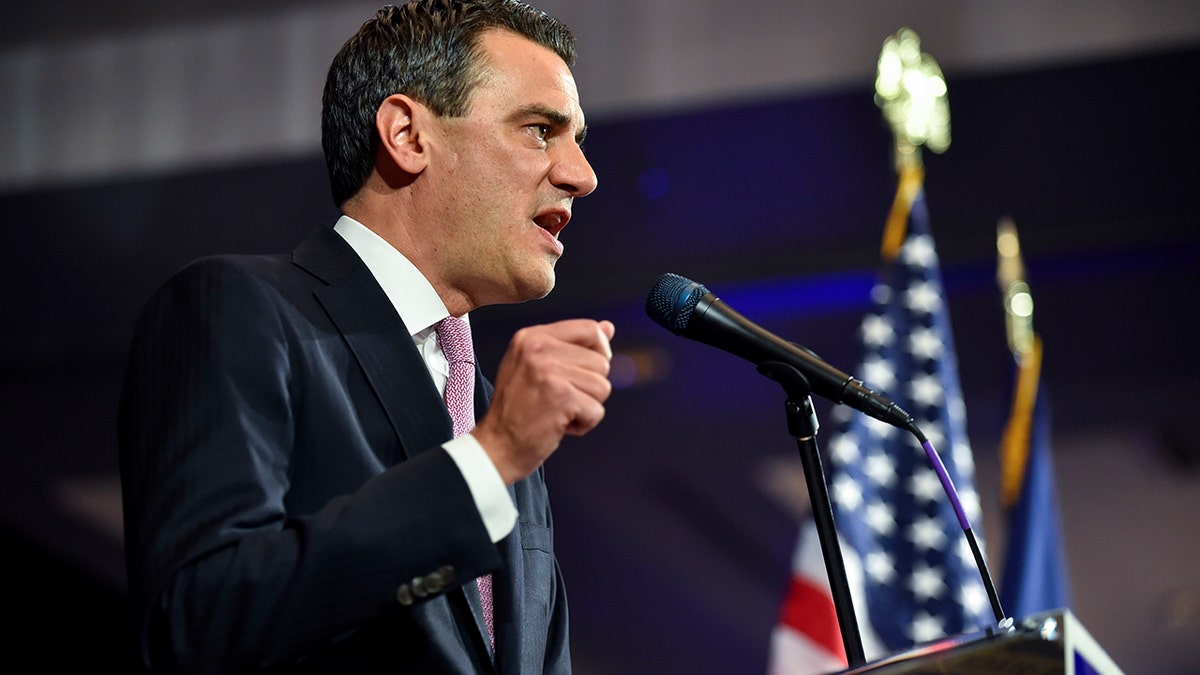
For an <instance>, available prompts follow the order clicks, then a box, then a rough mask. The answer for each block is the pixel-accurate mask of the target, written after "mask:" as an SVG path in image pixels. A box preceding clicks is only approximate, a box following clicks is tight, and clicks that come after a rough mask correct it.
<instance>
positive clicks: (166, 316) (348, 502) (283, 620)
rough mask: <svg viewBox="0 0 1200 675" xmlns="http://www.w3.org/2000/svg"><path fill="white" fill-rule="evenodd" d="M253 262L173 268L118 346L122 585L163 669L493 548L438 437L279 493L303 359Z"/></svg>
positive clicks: (358, 607) (471, 569)
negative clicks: (341, 476) (323, 496)
mask: <svg viewBox="0 0 1200 675" xmlns="http://www.w3.org/2000/svg"><path fill="white" fill-rule="evenodd" d="M261 277H262V275H261V274H252V273H250V272H248V271H247V270H246V269H245V268H244V266H242V265H239V264H235V263H233V262H230V261H228V260H218V259H212V260H209V261H207V262H203V263H200V264H197V265H195V266H193V267H191V268H189V269H188V270H185V271H184V272H183V273H181V274H180V275H178V276H177V277H176V278H175V279H173V280H172V281H171V282H168V284H167V285H166V286H165V287H164V288H163V289H162V290H160V292H159V293H158V294H156V296H155V297H154V298H153V299H152V300H151V302H150V303H149V304H148V306H147V309H146V310H145V312H144V313H143V315H142V317H141V318H140V319H139V324H138V327H137V330H136V337H135V339H134V343H133V346H132V348H131V352H130V357H129V362H128V366H127V370H126V379H125V383H124V387H123V391H122V401H121V411H120V415H119V440H120V449H121V470H122V483H123V489H124V491H125V509H126V540H127V552H128V564H129V572H130V591H131V597H132V598H133V601H134V605H135V612H136V614H137V617H136V619H137V622H138V625H139V632H140V644H141V650H142V654H143V658H144V659H146V660H147V661H148V662H149V663H151V664H153V665H155V666H165V667H166V669H168V670H171V671H181V672H236V671H241V670H246V669H251V668H259V667H266V666H271V665H275V664H279V663H286V662H288V661H289V660H292V659H294V658H296V657H297V656H299V655H301V654H303V653H304V652H305V651H306V650H308V649H310V648H312V646H313V645H314V644H322V643H328V642H331V641H335V640H337V639H338V638H339V636H343V635H346V634H347V633H351V632H353V631H354V630H355V629H356V628H358V627H360V626H362V625H363V624H365V623H367V622H370V621H372V620H375V619H379V618H382V617H387V616H388V615H389V614H392V613H396V612H401V611H404V610H403V608H401V607H400V603H399V602H398V601H397V589H398V588H399V587H400V586H401V585H403V584H408V583H410V582H412V581H413V580H416V579H421V580H423V581H424V582H428V583H423V584H422V585H423V588H422V589H420V592H419V593H418V596H421V595H426V594H427V595H428V596H429V597H435V596H437V595H438V594H440V593H444V592H445V591H446V590H449V589H450V588H453V587H455V586H457V585H461V584H462V583H464V582H466V581H468V580H470V579H473V578H474V577H476V576H478V575H480V574H482V573H485V572H488V571H491V570H492V569H494V568H496V567H497V566H498V565H499V564H500V559H499V557H498V554H497V552H496V549H495V546H494V545H493V544H492V543H491V541H490V539H489V537H488V535H487V532H486V530H485V528H484V526H483V523H482V521H481V519H480V517H479V514H478V511H476V510H475V506H474V503H473V500H472V499H471V497H470V493H469V491H468V488H467V486H466V484H465V482H464V481H463V478H462V476H461V474H460V473H459V471H458V469H457V468H456V466H455V464H454V462H453V461H452V460H451V459H450V457H449V456H448V455H447V454H446V453H445V451H444V450H442V449H440V448H434V449H431V450H428V451H426V452H421V453H418V454H416V455H415V456H414V457H412V458H411V459H408V460H406V461H403V462H400V463H398V464H395V465H394V466H392V467H391V468H387V469H384V468H383V467H382V466H380V467H379V469H378V471H377V472H376V473H375V475H374V476H373V477H370V478H369V479H368V480H366V481H365V482H360V483H359V484H357V485H355V486H354V487H353V488H352V489H348V490H346V491H345V492H344V493H342V494H339V495H338V496H332V497H331V498H329V499H328V500H327V501H325V502H324V503H322V504H320V505H318V506H316V507H314V508H313V509H311V510H303V512H301V513H295V512H293V511H294V510H292V509H289V507H288V505H287V499H288V495H289V488H290V487H291V484H292V482H293V480H294V478H295V476H294V472H295V471H296V468H295V457H294V456H293V455H294V453H295V452H296V448H297V438H296V437H295V436H296V434H295V429H296V424H295V422H296V420H295V415H296V414H297V413H296V410H297V405H296V399H297V398H298V397H300V396H303V392H301V391H298V387H300V386H301V383H300V381H299V380H298V379H297V377H296V373H297V372H298V369H299V368H301V366H300V365H299V363H300V360H301V359H302V358H304V357H303V354H302V352H301V351H300V345H299V344H298V343H297V341H296V340H295V336H294V335H289V327H288V322H287V321H285V320H284V318H283V317H284V313H285V312H286V311H287V308H286V307H284V306H283V304H281V301H280V298H279V296H278V294H277V293H276V288H275V286H273V285H272V284H271V283H269V282H268V281H267V280H264V279H263V278H261ZM360 440H361V439H360ZM340 451H341V448H338V447H329V448H328V452H329V453H338V452H340ZM420 601H421V598H420V597H418V598H417V602H418V603H419V602H420Z"/></svg>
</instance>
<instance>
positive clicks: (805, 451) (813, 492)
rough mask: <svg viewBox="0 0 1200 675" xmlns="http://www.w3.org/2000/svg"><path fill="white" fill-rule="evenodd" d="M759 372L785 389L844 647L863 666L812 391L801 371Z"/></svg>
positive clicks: (764, 368)
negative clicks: (821, 453)
mask: <svg viewBox="0 0 1200 675" xmlns="http://www.w3.org/2000/svg"><path fill="white" fill-rule="evenodd" d="M758 372H759V373H761V374H763V375H764V376H766V377H769V378H771V379H772V380H775V381H776V382H778V383H779V384H780V385H782V386H783V390H784V392H785V393H786V394H787V401H786V403H785V408H786V411H787V422H788V433H789V434H791V435H792V437H793V438H795V439H796V445H797V446H798V447H799V450H800V463H801V465H802V466H803V467H804V480H805V482H806V483H807V485H808V499H809V503H810V504H811V506H812V513H813V520H814V521H815V523H816V526H817V539H818V540H819V541H820V542H821V553H822V555H823V556H824V558H825V571H826V573H827V574H828V575H829V590H830V592H831V594H832V595H833V607H834V611H835V612H836V613H837V621H838V627H839V628H840V630H841V633H842V646H843V647H845V649H846V660H847V661H848V663H849V666H850V667H851V668H854V667H857V666H861V665H863V664H865V663H866V660H867V659H866V655H865V654H864V653H863V646H862V635H861V634H860V633H859V630H858V620H857V619H856V618H855V616H854V601H853V600H852V599H851V597H850V583H849V582H848V581H847V579H846V565H845V562H844V561H843V560H842V549H841V546H840V545H839V544H838V536H837V527H836V525H835V524H834V522H833V504H832V503H831V502H830V500H829V486H828V485H827V484H826V481H825V471H824V469H822V468H821V455H820V453H819V452H818V450H817V429H818V427H819V424H818V422H817V413H816V411H815V410H814V409H813V405H812V398H810V395H811V394H812V387H810V386H809V383H808V380H807V379H806V378H805V377H804V375H803V374H801V373H800V371H799V370H797V369H796V368H795V367H793V366H790V365H788V364H786V363H780V362H777V361H768V362H764V363H760V364H759V366H758Z"/></svg>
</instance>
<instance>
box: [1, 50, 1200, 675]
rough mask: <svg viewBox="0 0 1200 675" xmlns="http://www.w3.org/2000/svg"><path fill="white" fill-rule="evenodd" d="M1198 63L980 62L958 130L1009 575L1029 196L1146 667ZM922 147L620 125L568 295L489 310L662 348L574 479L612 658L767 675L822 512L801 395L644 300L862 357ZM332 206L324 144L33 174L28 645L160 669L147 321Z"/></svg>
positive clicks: (937, 223) (1185, 394)
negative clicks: (890, 232)
mask: <svg viewBox="0 0 1200 675" xmlns="http://www.w3.org/2000/svg"><path fill="white" fill-rule="evenodd" d="M1198 75H1200V49H1197V48H1195V47H1191V48H1175V49H1170V50H1162V51H1157V52H1153V53H1140V54H1134V55H1121V56H1120V57H1119V58H1098V59H1090V60H1086V61H1080V62H1076V63H1070V64H1061V65H1058V66H1056V67H1053V68H1038V69H1020V68H1016V69H1010V70H1007V71H1005V72H994V73H984V74H975V75H971V76H965V77H962V78H958V79H953V78H952V79H951V81H950V87H951V92H952V93H951V106H952V114H953V124H954V142H953V145H952V147H951V149H950V151H949V152H948V153H947V154H945V155H943V156H927V157H926V165H927V173H928V180H927V183H926V187H927V196H928V202H929V205H930V211H931V217H932V223H933V229H934V234H935V237H936V239H937V243H938V247H939V252H940V254H941V260H942V265H943V270H944V274H945V282H946V292H947V296H948V298H947V299H948V301H949V303H950V307H951V313H952V318H953V322H954V330H955V339H956V342H957V345H958V348H959V359H960V365H961V375H962V381H963V386H964V392H965V396H966V402H967V408H968V420H969V425H970V426H969V431H970V435H971V441H972V444H973V446H974V448H975V455H976V461H977V462H978V465H979V475H978V483H979V489H980V491H981V492H982V493H983V496H984V510H985V514H986V515H985V523H984V527H983V529H984V534H985V536H986V537H990V539H989V556H990V557H991V558H992V559H993V564H992V569H993V570H996V569H1000V567H1001V566H1000V565H999V560H1000V559H1002V555H1003V537H1002V536H1001V535H1002V532H1003V523H1002V522H1001V521H1000V520H999V517H998V514H997V509H998V505H997V503H996V499H995V493H996V487H995V485H996V482H997V481H998V475H997V472H996V469H995V465H996V461H995V458H994V454H995V448H996V444H997V441H998V438H999V435H1000V430H1001V429H1002V426H1003V423H1004V420H1005V415H1006V414H1007V405H1008V395H1009V386H1010V376H1011V366H1012V364H1011V358H1010V357H1009V356H1008V354H1007V348H1006V346H1005V342H1004V329H1003V312H1002V309H1001V306H1000V295H999V292H998V290H997V288H996V284H995V280H994V276H995V240H994V237H995V225H996V222H997V220H998V219H999V218H1001V217H1002V216H1012V217H1013V218H1014V219H1015V221H1016V223H1017V225H1018V228H1019V230H1020V233H1021V237H1022V244H1023V246H1024V249H1025V254H1026V260H1027V263H1028V278H1029V281H1030V283H1031V285H1032V287H1033V294H1034V299H1035V302H1036V312H1035V324H1036V326H1037V329H1038V331H1039V332H1040V333H1041V334H1042V335H1043V338H1044V340H1045V344H1046V362H1045V369H1044V376H1043V382H1044V385H1045V386H1046V388H1047V389H1048V391H1049V393H1050V395H1051V396H1052V398H1053V402H1054V418H1053V420H1054V421H1053V423H1054V432H1055V452H1056V455H1055V458H1056V464H1057V468H1058V471H1059V475H1060V481H1059V482H1060V491H1061V501H1062V505H1063V511H1064V513H1063V517H1064V522H1065V525H1066V528H1067V531H1068V536H1067V550H1068V557H1069V560H1070V566H1071V570H1070V571H1071V580H1072V584H1073V587H1074V602H1073V609H1074V610H1075V612H1076V613H1077V614H1078V615H1079V616H1080V618H1081V620H1082V621H1083V623H1084V624H1085V625H1086V626H1088V628H1089V629H1090V630H1091V632H1092V634H1093V635H1094V636H1096V637H1097V639H1098V640H1099V641H1100V642H1101V644H1102V645H1104V646H1105V647H1106V648H1107V649H1108V650H1109V652H1110V653H1111V654H1112V656H1113V657H1114V658H1115V659H1116V660H1117V662H1118V664H1120V665H1122V666H1123V667H1124V668H1125V669H1126V670H1127V671H1128V672H1179V673H1183V672H1190V671H1193V670H1195V669H1196V668H1200V647H1197V641H1196V639H1195V638H1196V636H1197V635H1198V634H1200V585H1198V582H1197V579H1196V576H1195V571H1194V570H1195V569H1197V564H1198V563H1200V534H1198V532H1197V528H1196V522H1197V521H1196V518H1197V513H1198V511H1197V509H1200V477H1198V475H1197V465H1198V463H1200V424H1198V422H1197V419H1198V417H1200V401H1198V400H1197V397H1196V395H1195V394H1196V391H1197V388H1196V385H1195V382H1196V381H1197V379H1198V377H1200V366H1198V365H1197V361H1196V359H1195V358H1194V356H1193V353H1194V351H1195V350H1194V347H1193V345H1194V343H1195V338H1196V331H1197V328H1198V327H1200V321H1198V320H1197V309H1198V308H1197V302H1196V299H1195V292H1196V288H1197V282H1200V216H1198V214H1200V189H1198V188H1197V183H1198V179H1200V170H1198V169H1197V164H1196V161H1197V159H1196V154H1197V150H1198V149H1200V142H1198V141H1200V124H1198V123H1197V118H1196V111H1197V110H1198V109H1200V87H1198V86H1197V83H1198V82H1200V78H1198V77H1197V76H1198ZM889 148H890V132H889V131H888V130H887V129H886V128H885V126H884V124H883V122H882V121H881V117H880V115H879V112H878V110H877V109H876V108H875V106H874V104H873V103H872V92H871V90H870V86H869V84H864V85H863V86H861V87H843V88H840V89H833V90H826V91H822V92H818V93H812V94H807V95H804V96H795V97H786V96H776V97H769V98H764V99H762V100H759V101H757V102H743V103H739V104H736V105H735V104H728V105H709V106H699V107H695V108H693V109H691V110H688V111H683V112H679V111H677V112H673V113H667V112H663V113H648V114H644V115H638V116H630V117H626V118H624V119H609V120H599V121H596V122H594V123H593V124H592V129H591V131H590V133H589V139H588V155H589V158H590V159H591V161H592V163H593V166H594V167H595V169H596V171H597V173H598V174H599V176H600V179H601V187H600V189H599V190H598V191H597V193H596V194H595V195H594V196H592V197H589V198H587V199H585V200H582V201H581V202H579V203H578V204H577V206H576V209H575V212H576V217H575V218H574V219H573V220H572V223H571V225H570V227H569V228H567V230H566V231H565V232H564V234H563V239H564V241H565V243H566V247H567V250H566V256H565V257H564V259H563V260H562V261H561V263H560V265H559V286H558V288H557V289H556V290H555V292H554V293H553V294H552V295H551V296H550V298H548V299H546V300H544V301H540V302H536V303H529V304H526V305H521V306H513V307H500V308H488V309H484V310H480V311H478V312H476V313H474V314H473V321H474V322H475V323H476V329H475V333H476V336H477V338H476V339H477V341H478V349H479V352H480V356H481V358H482V359H484V362H485V364H491V366H492V367H493V368H494V364H495V363H496V362H497V361H498V357H499V355H500V354H501V353H502V352H503V349H504V346H505V344H506V341H507V338H508V336H509V335H511V333H512V331H513V330H515V329H516V328H517V327H519V326H521V325H525V324H527V323H530V322H541V321H548V320H553V319H557V318H564V317H570V316H579V315H584V316H593V317H597V318H611V319H612V320H614V321H615V322H616V323H617V327H618V332H617V339H616V342H615V343H614V346H615V347H616V348H617V350H618V351H619V358H620V359H621V360H620V363H622V364H625V363H628V362H629V361H625V360H624V359H626V358H628V359H629V360H630V361H632V362H636V363H638V364H639V365H640V366H641V368H640V370H639V371H638V376H637V378H635V379H634V380H633V381H632V382H631V383H629V386H627V387H624V388H621V389H618V390H617V391H616V392H615V393H614V395H613V397H612V400H611V403H610V405H609V406H608V418H607V420H606V421H605V423H604V424H603V425H602V426H601V427H600V428H598V429H597V430H596V431H595V432H594V433H593V434H591V435H589V436H587V437H585V438H582V439H569V440H567V441H566V442H565V443H564V444H563V447H562V448H561V450H560V451H559V452H558V453H557V454H556V455H555V456H554V457H553V458H551V460H550V461H549V463H548V466H547V470H548V472H549V477H550V478H549V480H550V487H551V490H552V497H553V499H554V504H555V517H556V519H557V525H558V532H559V541H558V543H557V549H558V551H559V555H560V559H561V563H562V566H563V568H564V571H565V574H566V575H567V577H568V583H569V587H570V597H571V610H572V629H573V644H574V651H575V657H576V661H577V666H578V669H579V670H580V672H582V673H664V672H680V673H683V672H715V673H743V672H745V673H753V672H762V671H763V670H764V668H765V664H766V658H767V641H768V639H769V634H770V630H771V628H772V626H773V625H774V621H775V613H776V612H777V609H778V604H779V601H780V599H781V598H782V593H783V589H784V586H785V584H786V581H787V576H788V570H789V559H790V555H791V552H792V548H793V545H794V537H795V532H796V523H797V515H798V509H800V508H802V505H803V503H804V495H803V493H802V488H801V487H800V486H801V484H802V483H801V480H800V478H799V475H798V472H799V467H798V460H797V459H796V458H795V449H794V444H793V442H792V441H791V439H790V438H789V437H788V436H787V435H786V427H785V425H784V418H783V415H782V400H783V397H782V392H781V391H779V390H778V389H777V387H776V386H775V385H773V384H772V383H770V382H769V381H767V380H764V379H762V378H761V377H759V376H758V375H757V374H756V373H755V372H754V369H753V367H752V366H750V365H749V364H746V363H744V362H741V361H739V360H737V359H736V358H734V357H732V356H728V355H726V354H723V353H720V352H718V351H715V350H713V349H711V348H708V347H704V346H702V345H697V344H694V343H690V342H688V341H685V340H681V339H679V338H675V337H673V336H671V335H669V334H668V333H666V332H665V331H663V330H662V329H661V328H659V327H657V326H655V325H653V324H652V323H651V322H650V321H649V320H648V319H646V318H645V316H644V312H643V310H642V304H643V303H644V299H645V295H646V292H647V291H648V290H649V288H650V286H651V284H652V283H653V281H654V279H655V278H656V277H657V276H658V275H659V274H660V273H662V272H666V271H672V272H677V273H680V274H683V275H685V276H688V277H691V278H693V279H696V280H698V281H701V282H703V283H705V284H706V285H707V286H709V288H711V289H712V290H714V291H715V292H717V294H718V295H721V296H722V297H723V298H724V299H725V300H727V301H728V302H729V303H730V304H731V305H733V306H735V307H737V308H739V309H741V310H742V311H743V313H745V314H747V315H748V316H749V317H750V318H752V319H754V320H756V321H758V322H760V323H762V324H763V325H765V326H766V327H768V328H769V329H771V330H773V331H775V332H776V333H779V334H781V335H784V336H787V337H789V338H791V339H794V340H797V341H800V342H802V343H804V344H805V345H806V346H808V347H810V348H812V349H814V350H815V351H817V352H818V353H820V354H822V355H823V356H824V357H825V358H826V359H827V360H829V361H831V362H833V363H835V364H838V365H840V366H842V367H843V368H847V369H848V368H850V367H851V366H852V365H853V362H854V359H855V358H856V356H857V349H856V346H855V330H856V328H857V325H858V321H859V319H860V318H861V314H862V312H863V310H864V309H865V307H866V302H867V299H866V297H865V290H866V289H867V288H868V286H869V282H870V279H871V275H872V273H873V268H874V265H875V263H876V260H877V258H878V244H879V238H880V235H881V232H882V223H883V220H884V217H885V216H886V213H887V210H888V208H889V206H890V203H891V200H892V194H893V191H894V187H895V185H894V183H895V175H894V173H893V172H892V169H891V157H890V154H889V153H890V150H889ZM327 195H328V188H327V186H326V179H325V173H324V168H323V164H322V161H321V159H320V157H319V156H316V155H312V156H304V157H298V158H294V159H290V160H286V161H285V160H276V161H267V160H264V161H261V162H256V163H255V162H240V163H237V164H234V165H224V166H212V167H207V168H204V169H195V170H188V171H173V172H172V171H168V172H161V173H156V174H154V175H151V176H141V177H124V178H112V179H101V180H88V181H86V182H78V183H71V184H67V185H58V186H54V187H45V188H37V187H33V188H21V189H17V190H9V191H6V192H3V193H0V213H2V214H3V219H4V220H3V223H4V232H5V233H6V236H7V238H8V242H7V246H5V247H4V248H3V249H2V251H0V287H2V288H5V289H7V293H6V298H5V300H4V304H3V307H4V317H5V321H4V325H3V328H2V329H0V330H2V339H3V342H2V344H3V346H4V349H3V350H2V353H0V424H2V428H3V429H5V430H6V431H7V433H6V434H5V440H4V443H3V445H2V447H0V524H2V526H3V527H2V528H0V544H2V545H3V548H2V549H0V550H3V551H4V552H5V555H4V557H3V560H4V562H3V568H2V569H3V570H4V572H6V574H5V577H6V578H7V579H9V581H10V583H11V584H12V585H13V586H15V591H16V592H15V593H14V594H12V596H11V598H12V599H11V600H10V602H9V603H6V605H7V607H9V608H10V611H9V612H8V613H7V614H8V616H9V617H10V619H12V620H15V622H16V624H17V626H18V627H17V629H16V631H15V632H11V631H10V632H9V634H8V639H7V640H6V642H7V644H8V648H7V649H6V650H5V653H6V657H7V658H8V659H9V660H10V661H11V663H13V664H19V663H25V662H27V661H29V660H32V661H33V662H34V663H37V664H39V669H40V668H42V667H49V666H53V665H60V666H64V667H83V666H100V665H103V666H116V667H117V670H123V669H132V666H131V664H130V659H129V644H128V639H127V637H126V635H127V634H126V630H125V625H124V621H125V616H124V613H125V611H126V607H125V599H124V590H123V561H122V554H121V544H120V532H119V527H118V525H119V502H117V501H115V495H116V484H115V469H116V448H115V442H114V415H115V406H116V394H117V390H118V386H119V376H120V371H121V368H122V365H123V359H124V350H125V348H126V345H127V342H128V339H129V337H130V330H131V327H132V323H133V319H134V317H135V315H136V312H137V311H138V309H139V307H140V305H141V303H142V302H143V301H144V300H145V298H146V297H147V296H148V295H149V293H150V292H151V290H152V289H153V288H154V287H155V286H156V285H157V284H159V283H161V282H162V281H163V280H164V279H165V278H166V277H167V276H168V275H169V274H170V273H171V272H172V271H174V270H175V269H177V268H178V267H180V266H181V265H183V264H184V263H185V262H187V261H188V260H190V259H192V258H194V257H197V256H199V255H203V254H207V253H216V252H233V251H236V252H273V251H281V250H290V249H291V247H292V246H293V245H294V244H295V243H296V242H297V241H299V240H300V239H301V238H302V237H303V236H304V235H305V234H307V233H308V232H309V231H311V230H312V229H314V228H317V227H323V226H327V225H329V224H330V223H331V222H332V220H333V219H334V218H335V216H336V214H335V212H334V211H333V209H332V206H331V205H330V203H329V201H330V200H329V198H328V196H327ZM485 369H486V365H485ZM622 372H625V371H622ZM818 411H819V413H820V414H821V416H822V418H824V417H825V413H826V411H827V407H825V406H824V405H823V404H821V405H819V407H818ZM780 485H784V486H785V487H784V488H782V489H781V488H780V487H779V486H780ZM797 504H799V505H800V506H797Z"/></svg>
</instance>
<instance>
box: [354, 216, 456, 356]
mask: <svg viewBox="0 0 1200 675" xmlns="http://www.w3.org/2000/svg"><path fill="white" fill-rule="evenodd" d="M333 231H334V232H337V233H338V234H340V235H341V236H342V238H343V239H345V240H346V243H348V244H350V248H352V249H354V252H355V253H357V254H358V257H359V258H362V261H363V262H364V263H365V264H366V265H367V269H369V270H370V271H371V275H372V276H374V277H375V281H377V282H379V286H380V287H381V288H383V292H384V293H385V294H386V295H387V297H388V300H391V302H392V305H393V306H394V307H395V308H396V312H397V313H399V314H400V319H401V320H403V321H404V325H405V326H407V327H408V332H409V333H410V334H411V335H413V336H416V335H417V334H418V333H422V332H424V331H427V330H428V329H429V328H431V327H432V326H433V325H434V324H436V323H437V322H439V321H441V320H442V319H444V318H446V317H447V316H450V312H449V311H448V310H447V309H446V304H445V303H443V302H442V299H441V297H439V296H438V294H437V291H435V290H434V289H433V285H432V284H430V283H429V280H428V279H426V278H425V275H423V274H421V271H420V270H418V269H417V266H416V265H414V264H412V262H411V261H410V260H409V259H408V258H406V257H404V254H403V253H401V252H400V251H398V250H397V249H396V248H395V247H394V246H392V245H391V244H389V243H388V242H387V241H386V240H384V238H383V237H380V236H379V235H378V234H376V233H375V232H374V231H372V230H371V229H370V228H368V227H367V226H366V225H363V224H362V223H360V222H358V221H357V220H355V219H353V218H351V217H349V216H342V217H341V218H339V219H338V221H337V223H336V224H335V225H334V226H333ZM462 318H463V319H464V320H467V317H466V316H465V315H464V316H463V317H462Z"/></svg>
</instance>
